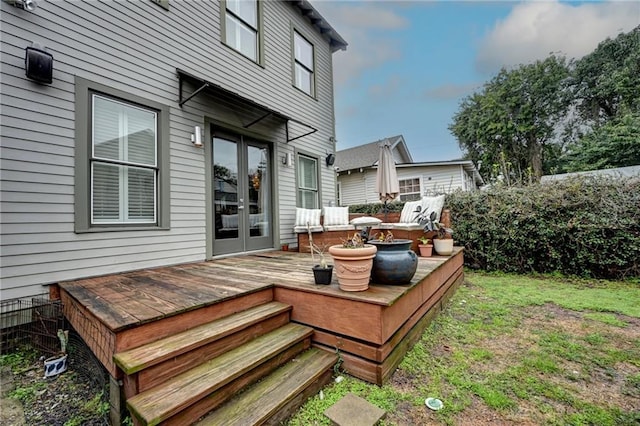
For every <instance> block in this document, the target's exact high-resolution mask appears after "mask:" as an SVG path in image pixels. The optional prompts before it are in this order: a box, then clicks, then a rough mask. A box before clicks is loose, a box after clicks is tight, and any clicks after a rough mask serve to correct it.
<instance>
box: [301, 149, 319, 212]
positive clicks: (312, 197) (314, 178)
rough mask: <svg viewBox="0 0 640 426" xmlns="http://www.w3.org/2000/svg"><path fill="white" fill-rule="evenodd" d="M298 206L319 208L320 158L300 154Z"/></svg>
mask: <svg viewBox="0 0 640 426" xmlns="http://www.w3.org/2000/svg"><path fill="white" fill-rule="evenodd" d="M297 163H298V207H302V208H305V209H317V208H318V205H319V203H318V160H317V159H316V158H313V157H309V156H306V155H298V161H297Z"/></svg>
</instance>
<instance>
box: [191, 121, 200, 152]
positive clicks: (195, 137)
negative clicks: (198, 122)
mask: <svg viewBox="0 0 640 426" xmlns="http://www.w3.org/2000/svg"><path fill="white" fill-rule="evenodd" d="M191 143H192V144H193V146H195V147H197V148H202V129H201V128H200V126H196V127H194V128H193V133H192V134H191Z"/></svg>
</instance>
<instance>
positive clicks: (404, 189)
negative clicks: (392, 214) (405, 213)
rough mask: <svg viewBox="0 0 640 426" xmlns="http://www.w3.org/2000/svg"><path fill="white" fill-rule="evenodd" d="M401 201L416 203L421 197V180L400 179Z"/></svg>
mask: <svg viewBox="0 0 640 426" xmlns="http://www.w3.org/2000/svg"><path fill="white" fill-rule="evenodd" d="M398 183H399V185H400V201H415V200H419V199H420V197H421V192H420V178H411V179H400V180H399V181H398Z"/></svg>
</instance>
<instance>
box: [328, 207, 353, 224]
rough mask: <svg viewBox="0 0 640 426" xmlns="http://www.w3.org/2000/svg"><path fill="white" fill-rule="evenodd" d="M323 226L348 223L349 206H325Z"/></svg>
mask: <svg viewBox="0 0 640 426" xmlns="http://www.w3.org/2000/svg"><path fill="white" fill-rule="evenodd" d="M323 223H324V226H335V225H348V224H349V207H325V208H324V222H323Z"/></svg>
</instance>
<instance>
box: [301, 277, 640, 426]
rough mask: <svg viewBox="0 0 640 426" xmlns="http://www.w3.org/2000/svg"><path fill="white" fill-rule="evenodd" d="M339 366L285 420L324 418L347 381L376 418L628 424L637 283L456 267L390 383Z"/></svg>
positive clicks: (638, 366) (639, 323) (638, 393)
mask: <svg viewBox="0 0 640 426" xmlns="http://www.w3.org/2000/svg"><path fill="white" fill-rule="evenodd" d="M344 377H345V380H343V381H342V382H340V383H334V384H332V385H331V386H329V387H327V388H325V389H324V391H323V393H322V398H321V395H316V396H314V397H313V398H311V399H310V400H309V401H307V403H306V404H305V405H304V406H303V407H302V409H301V410H300V411H298V413H297V414H296V415H295V416H294V417H293V418H292V419H291V420H290V422H289V424H290V425H304V426H307V425H324V424H326V425H328V424H329V421H328V419H327V418H326V417H325V416H324V415H323V412H324V410H326V409H327V408H328V407H330V406H331V405H333V404H334V403H335V402H336V401H338V400H339V399H340V398H341V397H343V396H344V395H345V394H346V393H347V392H352V393H354V394H356V395H359V396H361V397H363V398H365V399H366V400H368V401H369V402H371V403H373V404H375V405H377V406H378V407H380V408H383V409H385V410H386V411H387V417H386V419H385V420H384V421H383V424H385V425H444V424H447V425H471V424H492V425H494V424H521V425H537V424H551V425H556V424H557V425H598V426H604V425H615V426H619V425H638V424H640V282H638V280H635V281H627V282H608V281H597V280H581V279H571V278H564V277H527V276H519V275H490V274H482V273H473V272H467V273H466V282H465V283H464V285H463V286H461V287H460V289H459V290H458V291H457V293H456V295H455V296H454V297H453V298H452V299H451V301H450V302H449V304H448V306H447V308H446V309H445V310H444V311H443V312H442V313H441V314H440V315H439V316H438V317H437V318H436V319H435V320H434V322H433V323H432V324H431V325H430V326H429V328H428V329H427V330H426V331H425V333H424V335H423V336H422V339H421V340H420V341H419V342H418V343H417V344H416V345H415V346H414V348H413V349H412V350H411V351H410V352H408V353H407V355H406V357H405V359H404V360H403V362H402V363H401V364H400V366H399V368H398V369H397V370H396V372H395V373H394V375H393V377H392V378H391V380H390V381H389V383H387V384H386V385H384V386H383V387H378V386H375V385H371V384H368V383H365V382H363V381H360V380H358V379H355V378H353V377H350V376H344ZM427 397H436V398H439V399H441V400H442V401H443V403H444V408H443V409H442V410H440V411H431V410H430V409H428V408H427V407H426V406H425V404H424V400H425V398H427Z"/></svg>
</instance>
